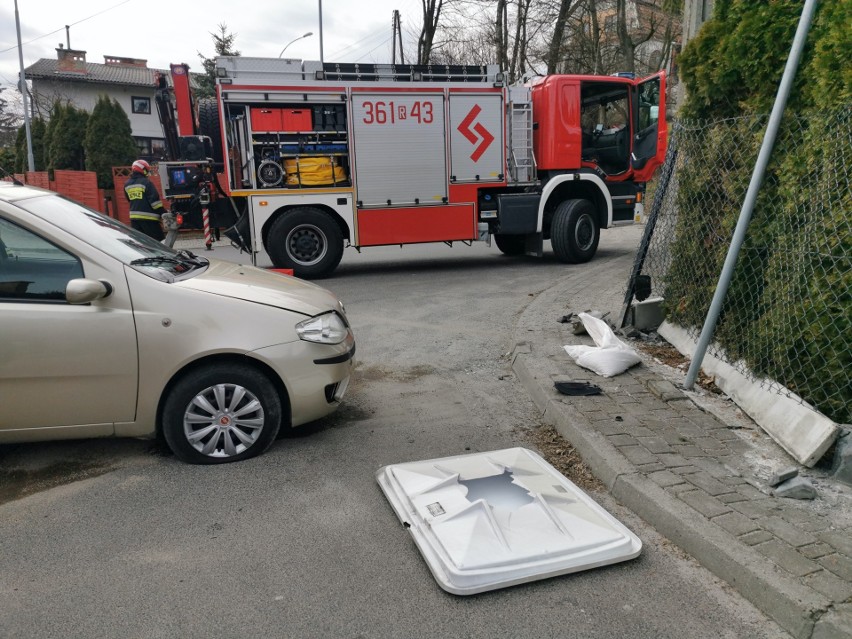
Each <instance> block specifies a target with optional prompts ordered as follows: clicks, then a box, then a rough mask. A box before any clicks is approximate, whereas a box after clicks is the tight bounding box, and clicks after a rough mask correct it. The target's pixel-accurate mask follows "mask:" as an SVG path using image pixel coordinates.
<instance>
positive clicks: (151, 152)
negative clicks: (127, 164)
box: [133, 137, 167, 161]
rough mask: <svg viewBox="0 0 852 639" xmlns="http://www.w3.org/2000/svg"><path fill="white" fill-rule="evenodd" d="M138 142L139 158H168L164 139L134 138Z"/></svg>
mask: <svg viewBox="0 0 852 639" xmlns="http://www.w3.org/2000/svg"><path fill="white" fill-rule="evenodd" d="M133 139H134V140H135V141H136V148H137V149H139V157H141V158H143V159H145V160H149V161H151V160H154V161H156V160H165V159H167V158H166V141H165V140H164V139H163V138H142V137H135V138H133Z"/></svg>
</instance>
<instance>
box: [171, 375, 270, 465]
mask: <svg viewBox="0 0 852 639" xmlns="http://www.w3.org/2000/svg"><path fill="white" fill-rule="evenodd" d="M282 412H283V411H282V405H281V397H280V396H279V395H278V391H277V390H276V388H275V386H274V385H273V384H272V382H271V381H270V380H269V378H268V377H267V376H266V375H264V374H263V373H262V372H260V371H259V370H257V369H255V368H253V367H251V366H247V365H245V364H234V363H233V362H231V363H228V364H213V365H210V366H207V367H205V368H201V369H197V370H194V371H192V372H190V373H188V374H187V375H185V376H183V377H182V378H180V379H179V380H178V381H177V382H176V383H175V384H174V385H173V386H172V388H171V390H170V391H169V394H168V396H167V397H166V401H165V403H164V404H163V419H162V424H163V436H164V437H165V439H166V443H167V444H168V445H169V448H171V449H172V452H173V453H174V454H175V456H176V457H177V458H178V459H180V460H182V461H185V462H188V463H190V464H224V463H227V462H234V461H240V460H242V459H248V458H249V457H254V456H255V455H259V454H260V453H262V452H263V451H265V450H266V449H267V448H269V446H270V445H271V444H272V442H273V441H275V438H276V436H277V435H278V431H279V429H280V428H281V416H282Z"/></svg>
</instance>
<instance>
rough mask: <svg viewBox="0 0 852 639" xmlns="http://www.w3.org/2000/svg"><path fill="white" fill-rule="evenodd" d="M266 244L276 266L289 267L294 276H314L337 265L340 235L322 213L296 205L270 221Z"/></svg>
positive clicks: (341, 249) (340, 249)
mask: <svg viewBox="0 0 852 639" xmlns="http://www.w3.org/2000/svg"><path fill="white" fill-rule="evenodd" d="M266 246H267V252H268V253H269V257H271V258H272V263H273V264H275V266H276V268H289V269H293V274H294V275H295V276H296V277H301V278H304V279H317V278H321V277H325V276H326V275H329V274H330V273H331V272H332V271H333V270H334V269H335V268H337V265H338V264H340V258H342V257H343V234H342V233H341V232H340V227H339V226H337V223H336V222H335V221H334V220H333V219H331V217H330V216H329V215H327V214H326V213H323V212H322V211H320V210H318V209H315V208H312V207H299V208H295V209H290V210H289V211H285V212H284V213H282V214H281V215H280V216H279V217H278V219H276V220H275V221H274V222H273V223H272V227H271V228H270V229H269V235H268V236H267V238H266Z"/></svg>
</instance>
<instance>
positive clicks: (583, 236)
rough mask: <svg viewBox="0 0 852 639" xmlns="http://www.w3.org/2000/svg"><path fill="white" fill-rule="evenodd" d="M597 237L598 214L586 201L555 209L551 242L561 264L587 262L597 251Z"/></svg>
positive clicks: (573, 202) (564, 203)
mask: <svg viewBox="0 0 852 639" xmlns="http://www.w3.org/2000/svg"><path fill="white" fill-rule="evenodd" d="M600 237H601V230H600V227H599V226H598V222H597V211H596V210H595V206H594V204H592V203H591V202H589V200H565V201H564V202H562V203H561V204H560V205H559V206H558V207H557V208H556V212H555V213H554V214H553V222H552V223H551V226H550V242H551V244H552V245H553V252H554V254H555V255H556V258H557V259H558V260H559V261H560V262H566V263H570V264H579V263H582V262H588V261H589V260H590V259H592V258H593V257H594V256H595V253H596V252H597V250H598V242H599V241H600Z"/></svg>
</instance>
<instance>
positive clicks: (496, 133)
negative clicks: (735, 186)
mask: <svg viewBox="0 0 852 639" xmlns="http://www.w3.org/2000/svg"><path fill="white" fill-rule="evenodd" d="M216 74H217V97H216V99H215V100H210V101H202V102H201V103H200V104H199V122H200V124H201V131H200V133H202V134H204V135H208V136H210V137H211V138H212V140H213V144H212V153H213V155H214V158H213V159H214V161H215V162H217V163H219V166H220V169H221V173H220V174H219V180H218V182H219V184H218V185H217V187H218V190H219V191H220V192H221V193H222V194H223V195H226V196H228V197H227V198H221V199H220V201H219V202H218V205H219V212H220V214H221V213H223V212H227V210H228V209H231V210H234V211H236V213H237V217H238V219H239V221H238V223H237V224H236V225H235V226H234V228H232V229H230V231H227V232H226V233H227V234H228V235H229V237H231V238H232V239H235V240H237V241H238V242H239V243H240V244H241V245H242V248H244V249H245V250H246V251H248V252H250V253H251V256H252V261H253V262H254V263H257V261H258V260H259V259H263V258H265V257H266V256H268V258H269V260H271V262H272V263H273V264H274V265H275V266H276V267H278V268H289V269H293V271H294V272H295V274H296V275H297V276H299V277H303V278H318V277H323V276H326V275H328V274H329V273H331V272H332V271H333V270H334V269H335V267H336V266H337V265H338V263H339V262H340V259H341V256H342V253H343V249H344V247H345V246H352V247H355V248H356V249H358V250H360V249H361V248H364V247H369V246H382V245H394V244H399V245H402V244H414V243H423V242H445V243H448V244H450V243H453V242H462V243H465V244H469V243H471V242H474V241H485V242H489V243H490V241H491V239H492V238H493V240H494V241H495V242H496V244H497V247H498V248H499V249H500V250H501V251H502V252H503V253H505V254H507V255H521V254H527V255H539V256H540V255H542V253H543V243H544V240H550V242H551V246H552V249H553V252H554V254H555V256H556V257H557V259H559V260H560V261H563V262H585V261H588V260H590V259H591V258H592V257H593V256H594V254H595V252H596V250H597V246H598V239H599V234H600V229H602V228H609V227H612V226H616V225H620V224H630V223H633V221H634V219H635V218H636V217H637V216H639V215H641V207H642V203H641V202H642V196H643V193H644V188H645V183H646V182H647V180H649V179H650V178H651V176H652V175H653V173H654V171H655V169H656V168H657V167H658V166H659V165H660V164H662V162H663V159H664V156H665V151H666V126H665V93H666V86H665V76H664V74H662V73H660V74H658V75H654V76H651V77H648V78H645V79H642V80H635V79H633V78H631V77H620V76H603V77H601V76H571V75H552V76H547V77H543V78H537V79H535V80H533V81H531V82H530V83H528V84H527V85H525V86H506V83H505V81H504V76H503V74H502V73H501V72H500V70H499V68H498V67H496V66H492V65H488V66H434V65H433V66H412V65H380V64H370V65H364V64H335V63H320V62H310V61H301V60H292V59H289V60H288V59H266V58H250V57H220V58H217V60H216Z"/></svg>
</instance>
